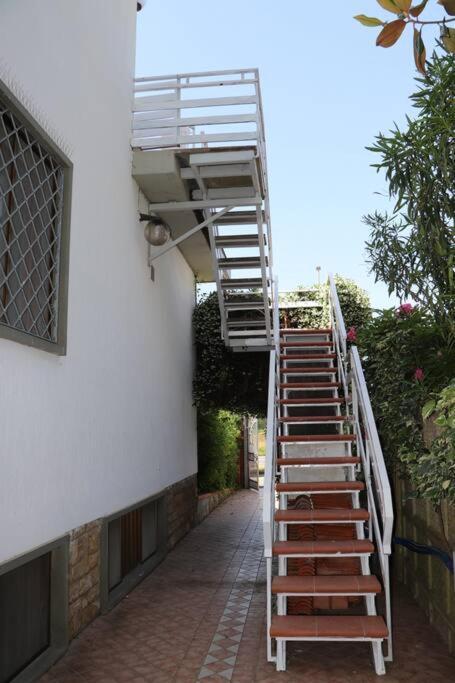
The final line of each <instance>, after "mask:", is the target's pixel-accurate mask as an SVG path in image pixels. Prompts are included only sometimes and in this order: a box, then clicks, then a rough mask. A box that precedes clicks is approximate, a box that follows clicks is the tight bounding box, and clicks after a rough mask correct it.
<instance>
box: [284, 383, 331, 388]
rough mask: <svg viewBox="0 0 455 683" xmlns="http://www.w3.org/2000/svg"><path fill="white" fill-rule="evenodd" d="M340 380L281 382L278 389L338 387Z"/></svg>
mask: <svg viewBox="0 0 455 683" xmlns="http://www.w3.org/2000/svg"><path fill="white" fill-rule="evenodd" d="M340 387H341V384H340V382H283V383H281V384H280V389H339V388H340Z"/></svg>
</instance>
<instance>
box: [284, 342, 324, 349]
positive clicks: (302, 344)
mask: <svg viewBox="0 0 455 683" xmlns="http://www.w3.org/2000/svg"><path fill="white" fill-rule="evenodd" d="M280 346H281V347H282V348H284V349H286V348H295V347H297V348H299V347H300V348H302V349H304V348H308V347H311V348H321V349H323V348H333V343H332V342H331V341H306V342H305V341H296V342H284V341H280Z"/></svg>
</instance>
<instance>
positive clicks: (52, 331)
mask: <svg viewBox="0 0 455 683" xmlns="http://www.w3.org/2000/svg"><path fill="white" fill-rule="evenodd" d="M70 166H71V165H70V162H69V161H68V160H66V159H65V158H64V157H63V155H62V153H61V152H60V151H59V150H57V149H56V147H55V145H54V144H53V143H52V142H51V141H50V140H48V139H47V137H46V136H45V134H44V133H43V132H42V131H41V130H40V129H39V127H38V126H37V124H36V123H35V122H34V121H32V120H31V118H30V116H29V115H28V114H27V113H26V112H25V111H24V110H23V108H22V107H20V105H19V104H18V103H17V102H13V100H12V97H11V95H9V94H7V93H6V92H5V91H4V89H3V88H2V87H0V335H1V336H3V337H6V338H9V339H12V340H14V341H18V342H21V343H24V344H28V345H30V346H37V347H39V348H41V349H44V350H46V351H52V352H54V353H59V354H63V353H65V345H66V304H67V301H66V298H67V277H68V273H67V270H68V232H69V203H70V198H69V192H70V182H71V178H70V173H71V168H70Z"/></svg>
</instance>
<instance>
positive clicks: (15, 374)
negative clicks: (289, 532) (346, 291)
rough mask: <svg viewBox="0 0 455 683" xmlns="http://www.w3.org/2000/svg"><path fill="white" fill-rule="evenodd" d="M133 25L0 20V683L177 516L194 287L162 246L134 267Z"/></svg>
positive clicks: (116, 591) (93, 10)
mask: <svg viewBox="0 0 455 683" xmlns="http://www.w3.org/2000/svg"><path fill="white" fill-rule="evenodd" d="M136 10H137V3H136V1H135V0H96V2H93V0H78V2H69V1H65V2H61V0H41V1H40V2H39V3H37V2H35V0H23V1H22V2H20V3H18V2H16V1H15V0H5V1H4V2H2V4H1V7H0V107H1V123H2V126H3V127H2V128H1V129H0V130H1V132H0V152H1V154H0V202H1V208H0V424H1V439H0V607H1V609H0V681H1V683H6V681H12V680H14V681H22V680H33V677H34V676H36V675H37V673H39V672H40V671H42V670H44V669H45V668H47V666H49V664H50V662H51V661H52V660H53V659H55V658H57V657H58V656H59V654H60V653H61V652H62V651H63V650H64V649H65V647H66V645H67V643H68V640H69V639H71V638H72V637H74V636H75V635H76V634H77V633H78V632H79V631H80V630H81V629H82V628H83V627H84V626H85V625H86V624H87V623H88V622H89V621H91V620H92V619H93V618H94V617H95V616H96V615H97V614H98V613H99V612H100V610H102V609H108V608H109V607H110V606H111V605H112V604H114V603H115V601H116V600H118V599H119V598H120V597H121V595H123V594H124V593H125V591H126V590H128V589H129V588H131V586H132V585H134V583H135V582H136V581H137V580H138V579H139V576H140V575H143V574H144V573H145V572H146V571H147V570H149V569H151V568H153V566H155V565H156V563H157V562H158V561H159V560H160V559H161V558H162V557H163V555H164V554H165V552H166V550H167V549H168V548H169V547H171V546H172V545H173V544H174V543H175V542H176V541H177V540H178V539H179V538H180V537H181V536H182V535H183V534H184V533H185V532H186V531H187V530H188V528H189V527H190V526H191V524H192V520H193V519H194V514H195V502H196V480H195V476H196V471H197V453H196V442H197V439H196V419H195V410H194V408H193V406H192V374H193V344H192V328H191V316H192V310H193V306H194V298H195V285H194V272H193V269H192V268H191V267H190V265H189V264H188V262H187V260H186V259H185V257H184V255H182V253H181V252H180V251H179V250H178V249H177V248H176V249H173V250H171V251H170V252H169V253H167V254H165V255H164V256H163V257H162V258H161V259H159V261H157V262H156V265H155V272H154V280H152V279H151V273H150V269H149V267H148V265H147V247H146V243H145V241H144V236H143V225H141V223H140V222H139V212H140V211H146V209H147V201H146V199H145V197H144V196H143V195H142V193H141V190H140V189H139V187H138V185H137V184H136V181H135V180H134V179H133V176H132V149H131V119H132V95H133V79H134V67H135V28H136V19H137V14H136ZM138 16H139V17H140V15H138ZM37 615H38V617H37ZM16 622H17V623H20V624H21V628H20V629H17V628H16V630H15V627H14V626H12V624H13V623H16Z"/></svg>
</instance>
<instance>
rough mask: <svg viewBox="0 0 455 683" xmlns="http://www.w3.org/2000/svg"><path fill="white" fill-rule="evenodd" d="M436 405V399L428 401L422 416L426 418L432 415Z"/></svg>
mask: <svg viewBox="0 0 455 683" xmlns="http://www.w3.org/2000/svg"><path fill="white" fill-rule="evenodd" d="M435 407H436V401H434V400H433V401H427V403H425V405H424V406H423V408H422V417H423V419H424V420H426V419H427V418H429V417H430V415H431V413H432V412H433V411H434V409H435Z"/></svg>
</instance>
